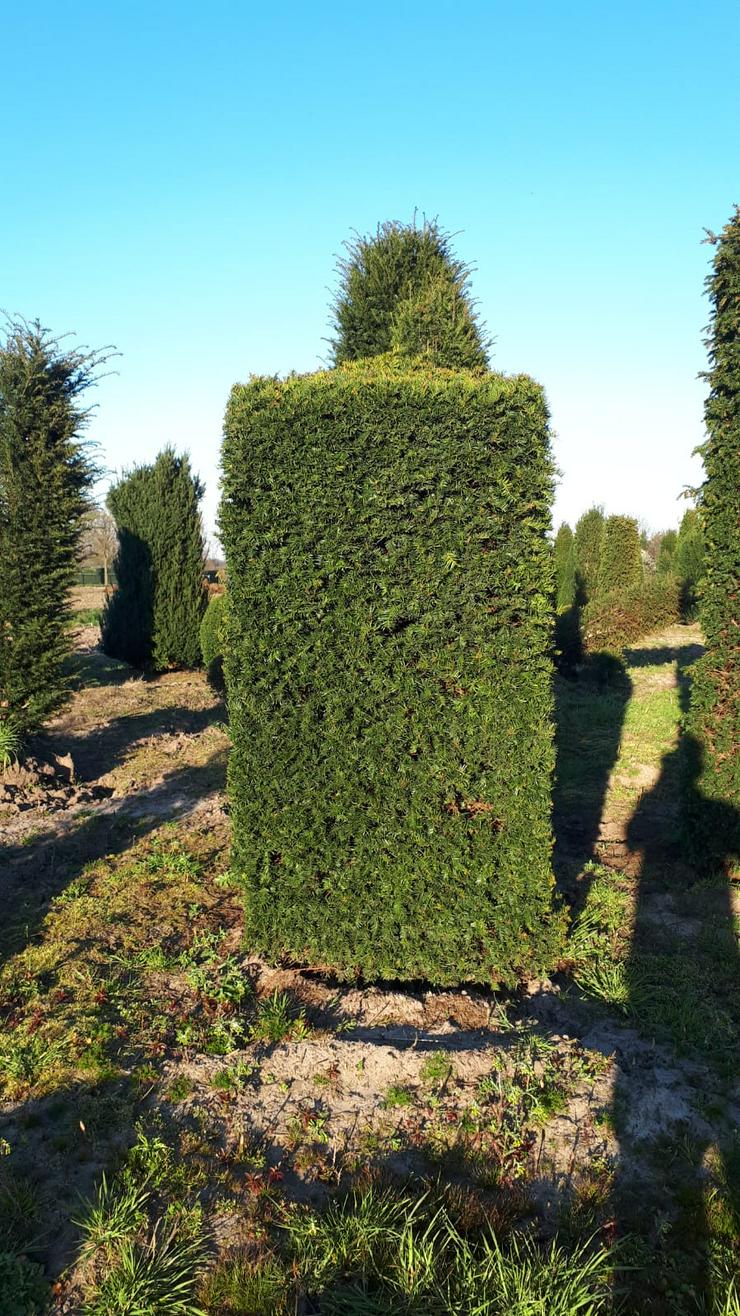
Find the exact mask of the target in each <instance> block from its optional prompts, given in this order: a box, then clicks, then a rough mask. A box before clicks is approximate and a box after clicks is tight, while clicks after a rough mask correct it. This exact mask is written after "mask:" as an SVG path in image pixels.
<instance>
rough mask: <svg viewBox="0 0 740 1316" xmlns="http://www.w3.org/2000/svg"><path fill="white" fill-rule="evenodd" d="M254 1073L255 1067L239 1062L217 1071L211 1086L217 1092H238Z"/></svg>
mask: <svg viewBox="0 0 740 1316" xmlns="http://www.w3.org/2000/svg"><path fill="white" fill-rule="evenodd" d="M256 1072H257V1065H251V1064H249V1063H248V1062H246V1061H240V1062H239V1063H237V1064H235V1065H225V1066H224V1068H223V1069H217V1070H216V1073H215V1074H214V1075H213V1078H212V1079H211V1084H212V1086H213V1087H214V1088H216V1090H217V1091H218V1092H231V1093H234V1092H239V1091H240V1090H241V1088H243V1087H244V1086H245V1084H247V1083H248V1082H249V1080H250V1078H251V1077H252V1075H253V1074H255V1073H256Z"/></svg>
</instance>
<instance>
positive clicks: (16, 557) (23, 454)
mask: <svg viewBox="0 0 740 1316" xmlns="http://www.w3.org/2000/svg"><path fill="white" fill-rule="evenodd" d="M104 359H105V358H104V356H103V355H101V354H100V353H96V352H80V351H74V350H65V349H64V348H63V347H62V345H61V343H60V341H59V340H58V339H55V338H53V337H52V336H51V334H50V333H49V331H48V330H47V329H44V328H43V327H42V326H41V324H40V323H39V322H38V321H34V322H32V323H27V322H26V321H23V320H13V321H10V322H9V323H8V326H7V335H6V338H5V341H4V343H3V344H2V345H1V346H0V718H2V719H8V720H10V721H12V722H13V723H14V724H15V726H16V727H17V729H18V730H19V731H20V732H21V733H23V732H25V731H27V730H30V729H33V728H34V727H37V726H38V725H39V724H40V723H41V722H42V721H43V720H44V719H45V718H46V717H48V715H49V714H50V713H52V712H53V711H54V710H55V709H56V708H57V707H58V706H59V704H60V703H61V701H62V699H63V697H64V694H65V690H66V678H65V673H64V662H65V659H66V658H67V656H68V654H69V652H70V648H71V644H70V637H69V622H70V607H69V589H70V586H71V585H72V583H73V581H74V573H75V569H76V556H77V548H78V542H79V535H80V528H81V517H82V514H83V512H84V511H85V508H86V506H87V492H88V490H89V487H90V485H91V483H92V481H93V479H94V476H95V473H96V472H95V468H94V466H93V463H92V461H91V457H90V448H89V444H88V443H86V442H85V441H84V440H83V431H84V428H85V425H86V422H87V417H88V410H86V409H85V408H83V407H81V406H80V402H79V399H80V397H81V395H82V394H83V393H84V392H85V390H86V389H87V388H89V387H90V385H91V384H92V383H93V382H94V371H95V368H96V366H98V365H99V364H100V363H101V362H102V361H103V360H104Z"/></svg>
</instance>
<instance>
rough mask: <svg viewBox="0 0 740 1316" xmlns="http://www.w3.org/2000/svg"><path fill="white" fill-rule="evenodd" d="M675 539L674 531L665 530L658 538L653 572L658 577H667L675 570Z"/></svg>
mask: <svg viewBox="0 0 740 1316" xmlns="http://www.w3.org/2000/svg"><path fill="white" fill-rule="evenodd" d="M677 539H678V534H677V533H676V531H675V530H666V531H665V532H664V533H663V534H662V535H661V537H660V544H659V546H658V556H657V558H656V560H655V570H656V572H657V573H658V575H659V576H666V575H669V574H670V573H671V572H672V571H673V570H674V568H675V556H676V541H677Z"/></svg>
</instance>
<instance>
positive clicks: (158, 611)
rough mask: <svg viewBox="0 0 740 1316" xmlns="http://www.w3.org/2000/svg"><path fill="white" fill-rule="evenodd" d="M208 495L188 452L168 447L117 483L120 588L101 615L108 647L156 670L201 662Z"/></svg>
mask: <svg viewBox="0 0 740 1316" xmlns="http://www.w3.org/2000/svg"><path fill="white" fill-rule="evenodd" d="M202 495H203V487H202V485H201V483H200V480H198V478H197V476H195V475H193V473H192V471H191V469H190V462H189V459H188V457H187V456H180V457H179V456H177V455H176V454H175V452H174V450H173V449H172V448H170V447H167V448H165V449H164V450H163V451H162V452H161V453H160V454H159V456H158V457H157V459H156V461H155V462H154V464H153V465H151V466H139V467H136V468H135V469H134V470H133V471H131V472H129V473H128V474H126V475H124V476H123V478H122V479H121V480H119V481H118V482H117V483H116V484H115V485H114V486H113V487H112V488H111V490H110V492H109V494H108V506H109V508H110V510H111V512H112V513H113V516H114V518H115V521H116V526H117V528H118V538H119V547H118V554H117V557H116V562H115V572H116V578H117V580H118V589H117V590H116V592H115V594H114V595H113V596H112V597H111V599H110V600H109V602H108V605H107V607H106V610H105V613H104V615H103V623H102V627H103V647H104V649H105V651H106V653H109V654H111V655H112V656H113V657H116V658H123V659H125V661H126V662H131V663H135V664H136V665H138V666H143V665H145V664H151V665H152V666H153V667H154V669H155V670H156V671H166V670H167V669H169V668H174V667H197V666H199V665H200V622H201V618H202V616H203V612H204V611H205V607H206V593H205V588H204V583H203V566H204V562H205V543H204V539H203V527H202V523H201V517H200V499H201V497H202Z"/></svg>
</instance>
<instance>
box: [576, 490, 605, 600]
mask: <svg viewBox="0 0 740 1316" xmlns="http://www.w3.org/2000/svg"><path fill="white" fill-rule="evenodd" d="M574 539H575V550H576V572H577V578H578V587H579V592H580V594H581V601H582V602H583V603H585V602H587V600H588V599H590V598H591V597H592V596H593V595H594V594H595V593H596V590H597V587H598V580H599V570H600V567H601V549H602V546H603V542H604V509H603V508H602V507H590V508H589V509H588V511H587V512H584V513H583V516H581V517H580V518H579V520H578V521H577V522H576V530H575V536H574Z"/></svg>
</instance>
